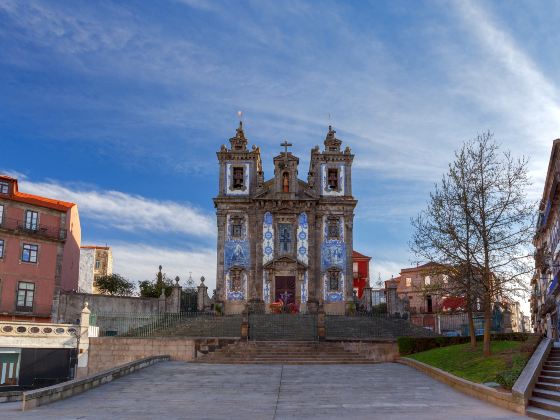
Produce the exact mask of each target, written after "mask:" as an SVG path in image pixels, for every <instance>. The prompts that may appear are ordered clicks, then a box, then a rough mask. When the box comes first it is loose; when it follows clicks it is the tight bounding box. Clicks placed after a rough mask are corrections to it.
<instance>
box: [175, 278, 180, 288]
mask: <svg viewBox="0 0 560 420" xmlns="http://www.w3.org/2000/svg"><path fill="white" fill-rule="evenodd" d="M179 280H181V279H180V278H179V276H176V277H175V283H177V286H178V285H179Z"/></svg>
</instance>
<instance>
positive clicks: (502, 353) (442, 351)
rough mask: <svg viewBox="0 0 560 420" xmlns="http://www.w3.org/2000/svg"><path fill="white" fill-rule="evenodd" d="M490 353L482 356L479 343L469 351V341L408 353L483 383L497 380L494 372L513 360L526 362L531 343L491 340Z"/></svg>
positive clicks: (496, 372) (501, 371) (506, 367)
mask: <svg viewBox="0 0 560 420" xmlns="http://www.w3.org/2000/svg"><path fill="white" fill-rule="evenodd" d="M491 346H492V356H490V357H488V358H484V357H483V356H482V342H479V343H477V348H476V350H474V351H473V350H471V345H470V343H467V344H457V345H454V346H448V347H440V348H437V349H431V350H428V351H423V352H421V353H416V354H411V355H409V356H406V357H409V358H411V359H415V360H418V361H419V362H423V363H426V364H428V365H431V366H434V367H437V368H440V369H442V370H445V371H446V372H449V373H452V374H453V375H456V376H459V377H461V378H464V379H468V380H469V381H472V382H478V383H484V382H493V381H495V380H496V375H497V374H499V373H503V372H504V371H507V370H509V369H511V367H512V364H513V363H514V361H515V362H516V363H522V366H524V365H525V363H527V360H529V357H531V352H532V350H533V349H532V346H527V345H525V343H524V342H521V341H493V342H492V343H491Z"/></svg>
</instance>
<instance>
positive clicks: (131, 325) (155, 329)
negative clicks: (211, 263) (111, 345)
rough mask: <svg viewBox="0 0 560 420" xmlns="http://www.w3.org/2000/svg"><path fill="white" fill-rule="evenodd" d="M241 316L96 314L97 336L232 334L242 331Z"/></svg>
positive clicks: (214, 335) (202, 313)
mask: <svg viewBox="0 0 560 420" xmlns="http://www.w3.org/2000/svg"><path fill="white" fill-rule="evenodd" d="M241 322H242V316H241V315H215V314H209V313H204V312H179V313H95V314H92V317H91V318H90V323H91V324H92V325H95V326H97V327H98V328H99V337H228V338H229V337H231V338H236V337H239V336H240V334H241Z"/></svg>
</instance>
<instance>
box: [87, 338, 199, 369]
mask: <svg viewBox="0 0 560 420" xmlns="http://www.w3.org/2000/svg"><path fill="white" fill-rule="evenodd" d="M195 350H196V343H195V340H193V339H188V338H180V337H153V338H122V337H97V338H90V339H89V355H88V369H87V374H88V375H91V374H93V373H97V372H100V371H103V370H106V369H110V368H113V367H115V366H119V365H122V364H124V363H128V362H132V361H135V360H139V359H143V358H146V357H150V356H161V355H163V354H165V355H169V357H170V358H171V360H184V361H190V360H194V359H195V357H196V351H195Z"/></svg>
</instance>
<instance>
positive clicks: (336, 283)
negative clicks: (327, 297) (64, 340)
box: [327, 270, 340, 292]
mask: <svg viewBox="0 0 560 420" xmlns="http://www.w3.org/2000/svg"><path fill="white" fill-rule="evenodd" d="M327 277H328V280H329V291H331V292H337V291H338V289H339V287H340V271H338V270H329V271H328V273H327Z"/></svg>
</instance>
